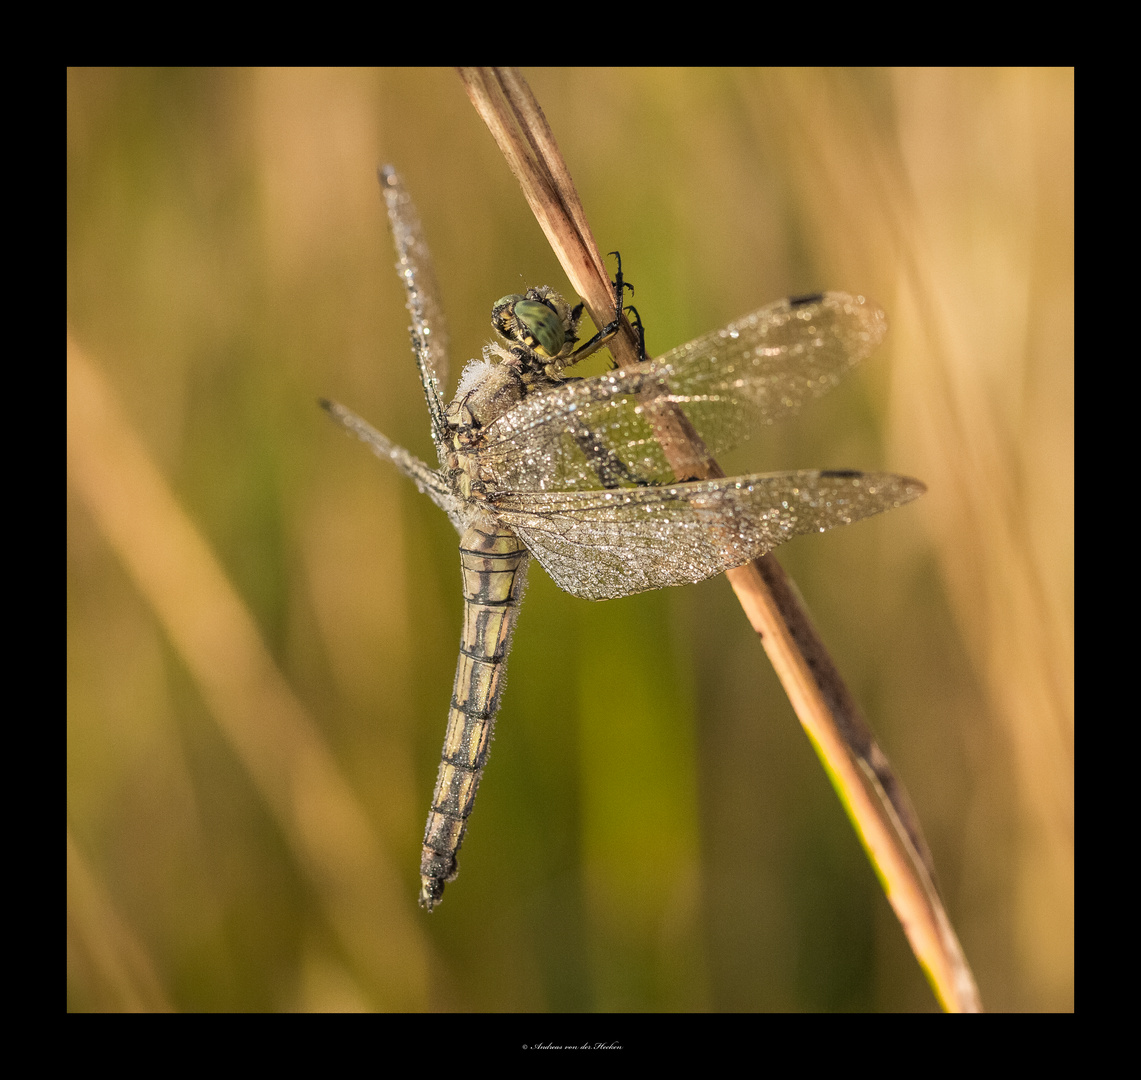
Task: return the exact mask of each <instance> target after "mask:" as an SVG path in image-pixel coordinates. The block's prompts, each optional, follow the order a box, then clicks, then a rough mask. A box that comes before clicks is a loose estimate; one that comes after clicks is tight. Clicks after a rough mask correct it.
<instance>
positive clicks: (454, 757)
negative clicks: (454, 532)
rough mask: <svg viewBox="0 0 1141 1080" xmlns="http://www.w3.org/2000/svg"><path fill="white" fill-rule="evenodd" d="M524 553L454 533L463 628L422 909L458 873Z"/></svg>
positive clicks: (504, 535) (512, 545)
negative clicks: (458, 855)
mask: <svg viewBox="0 0 1141 1080" xmlns="http://www.w3.org/2000/svg"><path fill="white" fill-rule="evenodd" d="M527 558H528V556H527V549H526V548H525V547H524V546H523V542H522V541H521V540H520V539H519V538H518V537H517V536H516V535H515V534H514V533H511V532H500V531H497V530H496V529H494V528H487V529H485V528H482V527H480V526H472V527H471V528H469V529H468V530H467V532H465V533H464V535H463V538H462V539H461V540H460V566H461V569H462V572H463V584H464V630H463V637H462V638H461V640H460V658H459V663H458V664H457V665H456V681H455V685H454V686H453V688H452V705H451V709H450V710H449V712H448V731H447V734H446V735H445V736H444V749H443V751H442V753H441V754H440V771H439V774H438V775H437V777H436V790H435V792H434V793H433V795H432V809H431V811H430V812H429V814H428V825H427V827H426V828H425V830H424V849H423V853H422V855H421V857H420V906H421V907H424V908H427V909H428V910H429V911H431V910H432V908H433V907H435V905H436V904H438V903H439V902H440V898H441V897H442V896H443V894H444V884H445V882H448V881H451V880H453V879H454V878H455V876H456V873H457V866H456V852H458V851H459V849H460V844H462V843H463V838H464V829H465V828H466V826H467V818H468V814H470V813H471V808H472V803H473V802H474V801H475V793H476V789H477V788H478V787H479V779H480V776H482V774H483V766H484V763H485V762H486V761H487V750H488V746H489V744H490V742H491V731H492V728H493V727H494V726H495V714H496V712H497V711H498V709H499V690H500V685H501V683H502V677H503V668H504V665H505V663H506V660H507V650H508V649H509V648H510V646H511V633H512V631H513V630H514V629H515V619H516V618H517V616H518V614H519V600H520V598H521V597H522V595H523V583H524V579H525V578H526V574H527Z"/></svg>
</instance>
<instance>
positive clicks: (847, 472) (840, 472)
mask: <svg viewBox="0 0 1141 1080" xmlns="http://www.w3.org/2000/svg"><path fill="white" fill-rule="evenodd" d="M820 475H821V476H829V477H832V478H833V479H835V480H854V479H855V478H856V477H857V476H863V475H864V474H863V473H862V472H860V470H859V469H822V470H821V472H820Z"/></svg>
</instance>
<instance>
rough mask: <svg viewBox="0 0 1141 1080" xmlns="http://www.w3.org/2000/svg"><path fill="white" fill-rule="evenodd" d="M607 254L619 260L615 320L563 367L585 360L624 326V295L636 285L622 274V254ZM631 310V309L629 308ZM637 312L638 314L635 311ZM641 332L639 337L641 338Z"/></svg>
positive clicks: (615, 281) (571, 356) (616, 277)
mask: <svg viewBox="0 0 1141 1080" xmlns="http://www.w3.org/2000/svg"><path fill="white" fill-rule="evenodd" d="M607 254H609V255H613V256H614V257H615V258H616V259H617V260H618V272H617V273H616V274H615V275H614V281H613V282H611V284H612V285H613V286H614V320H613V321H612V322H609V323H607V324H606V325H605V326H604V327H603V328H602V329H601V330H599V331H598V333H597V334H595V335H594V337H592V338H591V339H590V340H589V341H586V342H584V343H583V344H582V345H580V346H579V347H578V348H577V349H575V351H574V352H573V353H571V354H570V356H568V357H567V358H566V360H565V361H563V365H562V366H563V367H570V366H571V365H572V364H577V363H578V362H579V361H580V360H585V359H586V358H587V357H588V356H590V355H591V353H594V352H597V351H598V350H599V349H601V348H602V346H603V345H605V344H606V343H607V342H608V341H609V340H610V339H611V338H612V337H614V335H615V334H617V333H618V331H619V329H620V328H621V326H622V311H623V307H622V304H623V295H624V294H625V292H626V290H627V289H629V290H630V294H631V295H633V293H634V286H633V285H631V284H630V283H629V282H628V281H627V280H626V279H625V278H624V277H623V276H622V256H621V255H619V254H618V252H617V251H611V252H608V253H607ZM574 310H575V312H576V313H579V314H581V310H582V304H579V305H578V306H577V307H576V308H575V309H574ZM627 310H630V309H627ZM635 314H637V313H636V312H635ZM641 325H642V323H641V320H640V319H639V321H638V326H639V327H641ZM641 336H642V335H641V333H639V338H641ZM640 358H641V359H645V350H644V349H640Z"/></svg>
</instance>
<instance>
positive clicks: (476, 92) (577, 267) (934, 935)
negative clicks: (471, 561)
mask: <svg viewBox="0 0 1141 1080" xmlns="http://www.w3.org/2000/svg"><path fill="white" fill-rule="evenodd" d="M459 73H460V77H461V79H462V80H463V83H464V86H465V88H466V89H467V92H468V96H469V97H470V98H471V100H472V103H473V104H474V105H475V108H476V110H477V111H478V112H479V114H480V116H481V117H482V118H483V120H484V122H485V123H486V124H487V126H488V128H489V129H490V130H491V133H492V135H493V137H494V138H495V141H496V143H497V144H498V145H499V148H500V150H501V151H502V153H503V155H504V157H505V158H506V159H507V162H508V164H509V166H510V167H511V170H512V172H513V173H514V174H515V176H516V178H517V179H518V181H519V184H520V186H521V187H522V189H523V193H524V195H525V197H526V199H527V202H528V204H529V205H530V207H531V209H532V211H533V213H534V214H535V217H536V219H537V220H538V222H539V224H540V226H541V227H542V229H543V232H544V233H545V234H546V236H547V238H548V240H549V242H550V244H551V247H552V248H553V250H554V251H555V254H556V255H557V256H558V258H559V261H560V263H561V264H562V266H563V269H564V271H565V272H566V275H567V277H568V279H569V280H570V282H571V284H572V286H573V287H574V289H575V290H576V291H577V292H578V294H579V295H580V296H581V297H582V299H583V300H584V301H585V302H586V306H587V309H588V310H589V312H590V314H591V317H592V318H593V319H594V322H595V324H596V325H598V326H604V325H605V324H606V323H608V322H609V321H610V320H611V318H612V316H611V314H610V312H611V311H613V308H614V290H613V286H612V285H611V282H610V279H609V275H608V273H607V270H606V266H605V263H604V262H603V260H602V258H601V256H600V254H599V251H598V246H597V245H596V244H595V242H594V238H593V236H592V234H591V232H590V228H589V225H588V224H587V221H586V215H585V212H584V210H583V208H582V204H581V201H580V200H579V198H578V194H577V192H576V191H575V187H574V184H573V182H572V180H571V178H570V174H569V172H568V170H567V167H566V164H565V162H564V161H563V158H562V155H561V154H560V153H559V150H558V146H557V145H556V143H555V140H554V136H553V135H552V133H551V130H550V127H549V125H548V124H547V121H546V117H545V116H544V115H543V112H542V109H541V108H540V107H539V104H538V102H537V101H536V100H535V97H534V95H533V94H532V93H531V90H530V87H529V86H528V85H527V82H526V80H525V79H524V78H523V77H522V76H521V75H520V74H519V73H518V72H517V71H515V70H513V69H503V68H462V69H460V72H459ZM611 351H612V353H613V354H614V357H615V359H616V360H617V362H618V363H619V365H620V366H623V367H626V366H628V365H630V364H633V363H635V362H637V359H638V355H637V342H636V338H635V335H634V333H633V331H632V329H631V328H630V326H629V324H628V323H627V322H626V321H625V320H623V326H622V332H621V333H620V334H619V335H618V337H617V338H616V339H615V340H614V341H613V342H612V343H611ZM653 422H654V425H655V429H656V430H657V432H658V435H659V438H660V440H661V442H662V445H663V449H664V450H665V452H666V454H667V457H670V456H671V447H679V446H683V445H684V446H686V447H687V449H686V451H685V459H686V466H685V472H684V475H685V476H686V477H687V478H688V477H692V476H694V475H697V476H699V477H713V476H724V473H723V472H722V471H721V470H720V468H719V467H718V465H717V463H716V461H714V460H713V459H712V458H711V457H710V456H709V455H708V453H707V452H705V451H704V447H702V446H701V445H700V439H699V438H698V436H697V433H696V431H695V430H694V429H693V427H692V425H691V424H690V423H689V421H688V419H687V418H686V417H685V415H684V414H683V413H681V411H680V410H679V409H677V408H674V407H672V406H669V405H666V406H659V407H657V408H655V410H654V415H653ZM694 460H702V461H703V462H704V466H703V468H701V469H695V468H694V465H693V461H694ZM726 576H727V577H728V578H729V581H730V583H731V584H732V586H733V589H734V591H735V592H736V593H737V596H738V599H739V600H740V603H741V606H742V608H743V609H744V611H745V614H746V616H747V617H748V619H749V621H750V623H751V624H752V626H753V628H754V630H755V631H756V632H757V634H758V635H759V636H760V638H761V641H762V643H763V644H764V646H765V650H766V651H767V653H768V655H769V659H770V660H771V661H772V664H773V667H774V668H775V669H776V672H777V675H778V677H779V678H780V680H781V683H782V685H783V686H784V688H785V692H786V693H787V694H788V696H789V700H790V701H791V703H792V705H793V708H794V709H795V710H796V713H797V716H798V717H799V718H800V722H801V724H802V725H803V727H804V729H805V731H806V732H807V734H808V737H809V739H810V740H811V742H812V744H813V746H814V747H815V749H816V751H817V754H818V755H819V756H820V759H821V761H822V763H823V765H824V768H825V770H826V771H827V773H828V776H829V778H830V779H831V781H832V783H833V786H834V787H835V789H836V792H837V794H838V795H839V796H840V800H841V802H842V803H843V805H844V808H845V810H846V811H847V813H848V816H849V818H850V819H851V821H852V824H853V825H854V826H855V829H856V832H857V834H858V835H859V837H860V840H861V842H862V843H863V845H864V848H865V850H866V851H867V852H868V856H869V858H870V859H871V860H872V864H873V866H874V867H875V869H876V872H877V874H878V876H879V878H880V881H881V883H882V885H883V888H884V892H885V894H886V895H887V898H888V900H889V902H890V903H891V905H892V907H893V908H894V910H895V912H896V915H897V917H898V918H899V920H900V923H901V924H902V926H903V929H904V932H905V933H906V935H907V938H908V940H909V942H910V944H911V947H912V950H913V951H914V953H915V955H916V958H917V959H918V960H919V963H920V965H921V966H922V967H923V969H924V971H925V972H926V973H927V976H928V978H929V980H930V981H931V984H932V986H933V988H934V990H935V993H936V995H937V997H938V998H939V1001H940V1003H941V1004H942V1005H943V1007H944V1008H945V1009H947V1010H948V1011H953V1012H977V1011H981V1008H982V1005H981V1001H980V999H979V994H978V989H977V986H976V984H975V980H974V976H973V975H972V973H971V970H970V967H969V965H968V964H967V961H966V957H965V956H964V955H963V951H962V948H961V946H960V945H959V941H958V938H957V937H956V935H955V931H954V929H953V927H952V926H951V923H950V920H949V919H948V918H947V914H946V911H945V909H944V906H943V902H942V899H941V897H940V895H939V891H938V888H937V886H936V884H935V874H934V867H933V864H932V860H931V855H930V852H929V851H928V848H927V844H926V842H925V840H924V839H923V833H922V830H921V829H920V826H919V821H918V818H917V817H916V815H915V812H914V810H913V809H912V807H911V802H910V800H909V799H908V797H907V793H906V791H905V790H904V787H903V785H902V783H900V781H899V780H898V778H897V777H896V776H895V774H894V773H893V771H892V769H891V766H890V764H889V762H888V760H887V757H886V756H885V755H884V753H883V751H882V750H881V749H880V748H879V746H878V745H877V743H876V741H875V737H874V735H873V734H872V731H871V728H870V727H869V725H868V723H867V721H866V720H865V719H864V717H863V715H862V714H861V712H860V710H859V708H858V707H857V705H856V703H855V701H854V699H853V698H852V696H851V694H850V693H849V692H848V689H847V687H846V686H845V684H844V682H843V679H842V678H841V677H840V673H839V671H838V670H837V668H836V666H835V664H834V663H833V661H832V659H831V657H830V656H829V654H828V651H827V650H826V648H825V647H824V643H823V642H822V640H821V639H820V636H819V634H818V633H817V632H816V629H815V627H814V626H813V624H812V621H811V619H810V618H809V616H808V613H807V611H806V609H805V608H804V605H803V603H802V602H801V600H800V597H799V595H798V593H797V591H796V588H795V585H793V583H792V582H791V581H790V580H789V578H788V577H787V576H786V575H785V573H784V571H783V570H782V569H781V566H780V564H779V563H778V562H777V561H776V559H775V558H774V557H773V556H772V555H765V556H763V557H761V558H759V559H756V560H754V561H753V562H751V563H748V564H746V565H744V566H741V567H738V568H737V569H735V570H730V571H728V572H727V574H726Z"/></svg>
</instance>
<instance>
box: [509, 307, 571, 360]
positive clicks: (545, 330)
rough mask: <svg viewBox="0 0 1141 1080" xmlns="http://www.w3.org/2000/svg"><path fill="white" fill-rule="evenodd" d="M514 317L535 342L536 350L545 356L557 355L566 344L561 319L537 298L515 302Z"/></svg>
mask: <svg viewBox="0 0 1141 1080" xmlns="http://www.w3.org/2000/svg"><path fill="white" fill-rule="evenodd" d="M515 318H516V320H517V321H518V323H519V326H520V328H521V329H522V330H523V331H525V332H526V333H527V334H529V335H530V336H531V337H532V338H533V339H534V340H535V341H536V342H537V347H536V349H535V351H536V352H539V351H541V352H543V353H545V354H546V355H547V356H558V355H559V353H560V352H561V351H562V347H563V346H564V345H565V344H566V340H567V335H566V330H565V328H564V327H563V321H562V319H560V318H559V317H558V315H556V314H555V313H554V312H553V311H552V310H551V309H550V308H549V307H547V305H546V304H543V303H540V302H539V301H538V300H518V301H516V303H515Z"/></svg>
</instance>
